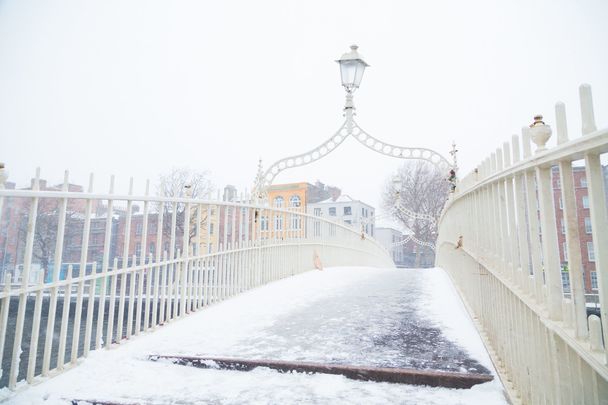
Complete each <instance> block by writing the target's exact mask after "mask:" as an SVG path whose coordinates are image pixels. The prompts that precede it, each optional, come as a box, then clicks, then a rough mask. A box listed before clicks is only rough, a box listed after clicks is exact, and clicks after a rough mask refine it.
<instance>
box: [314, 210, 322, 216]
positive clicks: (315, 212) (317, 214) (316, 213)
mask: <svg viewBox="0 0 608 405" xmlns="http://www.w3.org/2000/svg"><path fill="white" fill-rule="evenodd" d="M314 214H315V217H320V216H321V208H315V211H314Z"/></svg>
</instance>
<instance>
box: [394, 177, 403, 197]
mask: <svg viewBox="0 0 608 405" xmlns="http://www.w3.org/2000/svg"><path fill="white" fill-rule="evenodd" d="M402 184H403V182H402V181H401V177H400V176H399V175H395V176H394V177H393V187H394V188H395V194H396V195H397V197H399V193H400V192H401V186H402Z"/></svg>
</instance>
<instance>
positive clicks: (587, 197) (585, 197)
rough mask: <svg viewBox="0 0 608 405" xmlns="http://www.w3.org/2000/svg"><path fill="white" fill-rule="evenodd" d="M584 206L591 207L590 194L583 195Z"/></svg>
mask: <svg viewBox="0 0 608 405" xmlns="http://www.w3.org/2000/svg"><path fill="white" fill-rule="evenodd" d="M583 208H589V196H588V195H584V196H583Z"/></svg>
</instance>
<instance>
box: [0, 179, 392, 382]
mask: <svg viewBox="0 0 608 405" xmlns="http://www.w3.org/2000/svg"><path fill="white" fill-rule="evenodd" d="M39 183H40V180H39V172H38V174H37V177H36V179H35V181H34V184H33V187H32V189H31V190H7V189H4V187H3V185H2V184H0V228H2V227H4V230H3V232H4V234H3V235H4V238H5V239H4V242H5V244H6V243H11V237H13V238H17V236H14V235H16V233H15V232H13V233H11V232H10V229H13V230H14V229H15V227H16V226H17V225H18V224H17V225H15V224H13V225H14V226H13V228H10V227H11V221H15V219H14V218H13V219H11V217H10V215H13V216H14V215H15V212H17V211H18V208H20V209H21V210H22V211H23V212H25V214H24V215H21V216H18V218H17V219H18V220H19V221H20V222H23V223H24V224H26V225H27V226H26V227H24V229H25V231H24V232H22V235H21V238H22V245H23V251H22V254H21V255H17V256H19V257H21V258H20V263H19V264H20V266H22V271H21V275H20V277H19V280H14V279H13V280H12V279H11V278H12V277H11V274H10V272H7V273H6V274H5V276H4V280H3V282H2V283H1V284H0V291H1V292H0V360H2V363H1V369H0V377H1V378H2V379H1V380H0V383H1V384H0V387H1V386H8V387H9V388H10V389H15V387H16V386H17V383H18V381H20V380H22V379H25V380H26V381H27V383H28V384H31V383H34V382H35V381H36V380H37V378H39V376H42V377H46V376H51V375H54V374H56V373H58V372H61V371H63V370H65V369H66V368H69V367H71V366H73V365H75V364H77V363H78V361H79V359H81V358H83V357H87V356H88V354H89V352H90V350H95V349H100V348H102V347H105V348H108V349H109V348H111V347H112V346H114V345H115V344H122V343H123V342H125V341H126V340H128V339H130V338H131V337H132V336H134V335H138V334H140V333H142V332H147V331H151V330H154V329H156V328H157V327H158V326H160V325H162V324H164V323H167V322H170V321H172V320H174V319H176V318H180V317H183V316H185V315H186V314H188V313H190V312H193V311H197V310H199V309H201V308H203V307H205V306H207V305H210V304H213V303H216V302H219V301H222V300H224V299H226V298H229V297H231V296H233V295H235V294H238V293H240V292H243V291H245V290H248V289H251V288H255V287H257V286H260V285H263V284H265V283H268V282H271V281H274V280H277V279H280V278H283V277H287V276H291V275H294V274H298V273H301V272H303V271H306V270H310V269H314V268H315V267H319V266H321V265H322V266H336V265H368V266H388V267H393V266H394V265H393V262H392V260H391V258H390V255H389V254H388V253H387V252H386V250H385V249H384V248H383V247H382V246H381V245H380V244H379V243H377V242H376V241H375V240H374V239H372V238H370V237H367V236H366V235H363V234H361V233H359V232H357V231H355V230H353V229H352V228H350V227H346V226H343V225H340V224H337V223H334V222H329V221H326V220H324V219H321V218H319V217H314V216H310V215H307V214H304V213H301V212H294V211H290V210H282V209H276V208H270V207H266V206H258V205H253V204H240V203H231V202H220V201H203V200H198V199H191V198H164V197H153V196H150V195H148V192H146V195H143V196H134V195H132V192H129V194H127V195H116V194H114V193H113V179H112V182H111V184H112V185H111V186H110V193H109V194H96V193H93V191H92V190H93V187H92V184H93V177H92V176H91V178H90V181H89V188H88V192H86V193H84V192H72V191H68V189H69V183H68V179H67V173H66V178H65V180H64V184H63V187H62V189H61V190H58V191H48V190H40V184H39ZM146 188H147V189H148V187H146ZM130 189H131V190H132V189H133V187H132V182H131V187H130ZM49 202H51V203H49ZM136 206H137V207H140V208H141V207H142V206H143V210H142V212H141V213H139V212H137V210H135V207H136ZM8 208H10V209H8ZM11 212H12V214H10V213H11ZM3 213H4V218H2V214H3ZM49 218H52V219H53V221H51V222H50V223H51V224H52V226H51V227H49V226H48V223H49ZM262 218H265V223H264V225H262V221H261V220H262ZM271 218H272V219H271ZM274 218H283V219H282V220H280V221H279V220H277V223H278V224H280V227H275V226H274V225H275V223H274ZM37 222H38V223H37ZM43 225H44V226H43ZM7 228H8V231H7ZM74 229H76V231H74ZM41 232H46V233H47V234H48V233H51V234H52V235H51V238H50V239H51V241H52V243H53V245H54V246H53V248H52V251H53V253H52V254H48V256H49V259H50V260H47V261H49V262H50V264H49V265H48V266H47V267H48V269H49V270H48V271H47V272H46V275H45V274H44V273H42V272H41V273H40V274H37V275H36V276H35V277H34V279H35V280H36V282H34V283H32V282H30V280H31V279H32V277H30V273H31V272H32V271H33V270H32V269H33V262H34V261H36V260H39V259H36V257H37V255H38V256H40V254H39V253H40V252H39V250H40V249H41V248H40V246H38V245H40V240H41V238H44V237H45V235H44V234H43V235H41ZM11 235H13V236H11ZM47 236H48V235H47ZM12 242H15V241H14V240H13V241H12ZM47 242H48V241H47ZM17 243H19V241H17ZM48 244H49V243H47V245H48ZM74 246H76V248H77V249H76V250H77V252H76V253H75V252H73V251H71V250H70V249H73V248H74ZM138 247H139V250H140V251H141V252H143V253H139V254H137V252H138ZM47 248H48V246H47ZM95 249H97V250H95ZM5 250H6V249H5ZM4 254H5V256H6V251H5V252H4ZM74 257H77V259H74ZM4 258H6V257H4ZM63 263H71V264H69V265H67V267H66V266H62V264H63ZM51 264H52V267H51ZM6 268H7V267H6V266H4V269H5V270H6ZM15 281H17V283H16V282H15ZM24 342H25V343H26V344H25V345H24ZM28 344H29V346H28Z"/></svg>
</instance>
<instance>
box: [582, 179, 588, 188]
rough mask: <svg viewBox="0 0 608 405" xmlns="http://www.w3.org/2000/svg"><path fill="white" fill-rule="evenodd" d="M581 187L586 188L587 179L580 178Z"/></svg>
mask: <svg viewBox="0 0 608 405" xmlns="http://www.w3.org/2000/svg"><path fill="white" fill-rule="evenodd" d="M581 187H582V188H587V178H586V177H581Z"/></svg>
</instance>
